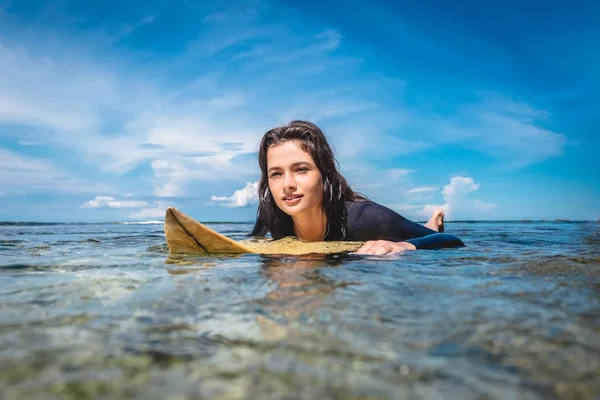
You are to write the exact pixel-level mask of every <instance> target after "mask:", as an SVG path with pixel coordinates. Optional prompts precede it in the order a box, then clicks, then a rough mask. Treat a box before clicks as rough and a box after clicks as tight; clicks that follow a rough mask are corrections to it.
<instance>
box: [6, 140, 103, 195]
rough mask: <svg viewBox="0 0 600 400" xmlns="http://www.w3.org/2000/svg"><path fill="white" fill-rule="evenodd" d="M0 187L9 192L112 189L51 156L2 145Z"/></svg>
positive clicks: (84, 191)
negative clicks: (25, 153)
mask: <svg viewBox="0 0 600 400" xmlns="http://www.w3.org/2000/svg"><path fill="white" fill-rule="evenodd" d="M0 187H1V188H2V191H3V192H5V193H7V194H25V193H40V192H45V193H48V192H60V193H71V194H80V193H94V192H96V193H97V192H99V191H106V190H110V188H109V187H108V186H107V185H105V184H103V183H99V182H92V181H89V180H85V179H80V178H77V177H74V176H73V173H72V172H67V171H64V170H62V169H61V168H59V167H57V166H56V165H54V164H53V163H52V162H50V161H48V160H40V159H35V158H31V157H26V156H23V155H20V154H17V153H14V152H12V151H9V150H6V149H2V148H0Z"/></svg>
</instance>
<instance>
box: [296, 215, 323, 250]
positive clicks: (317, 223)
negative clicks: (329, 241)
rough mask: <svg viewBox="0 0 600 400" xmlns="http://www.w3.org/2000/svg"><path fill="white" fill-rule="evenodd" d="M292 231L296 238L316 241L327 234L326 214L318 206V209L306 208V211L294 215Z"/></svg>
mask: <svg viewBox="0 0 600 400" xmlns="http://www.w3.org/2000/svg"><path fill="white" fill-rule="evenodd" d="M292 219H293V220H294V232H295V234H296V237H297V238H298V239H302V240H306V241H308V242H318V241H322V240H323V239H325V236H327V215H325V213H324V212H323V210H322V209H321V208H320V207H319V209H318V210H311V211H309V210H307V212H306V213H303V214H301V215H295V216H293V217H292Z"/></svg>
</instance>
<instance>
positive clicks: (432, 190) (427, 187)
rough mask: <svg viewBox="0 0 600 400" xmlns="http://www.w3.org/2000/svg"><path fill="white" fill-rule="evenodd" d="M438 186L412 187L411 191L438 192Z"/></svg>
mask: <svg viewBox="0 0 600 400" xmlns="http://www.w3.org/2000/svg"><path fill="white" fill-rule="evenodd" d="M437 191H438V188H436V187H433V186H425V187H416V188H412V189H410V190H409V191H408V192H409V193H425V192H437Z"/></svg>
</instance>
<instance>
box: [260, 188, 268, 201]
mask: <svg viewBox="0 0 600 400" xmlns="http://www.w3.org/2000/svg"><path fill="white" fill-rule="evenodd" d="M268 196H269V187H267V188H266V189H265V193H264V194H263V198H262V199H263V201H267V197H268Z"/></svg>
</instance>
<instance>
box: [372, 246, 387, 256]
mask: <svg viewBox="0 0 600 400" xmlns="http://www.w3.org/2000/svg"><path fill="white" fill-rule="evenodd" d="M387 253H389V249H388V248H387V247H384V246H381V247H378V248H377V249H376V250H375V253H373V254H375V255H376V256H381V255H383V254H387Z"/></svg>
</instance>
